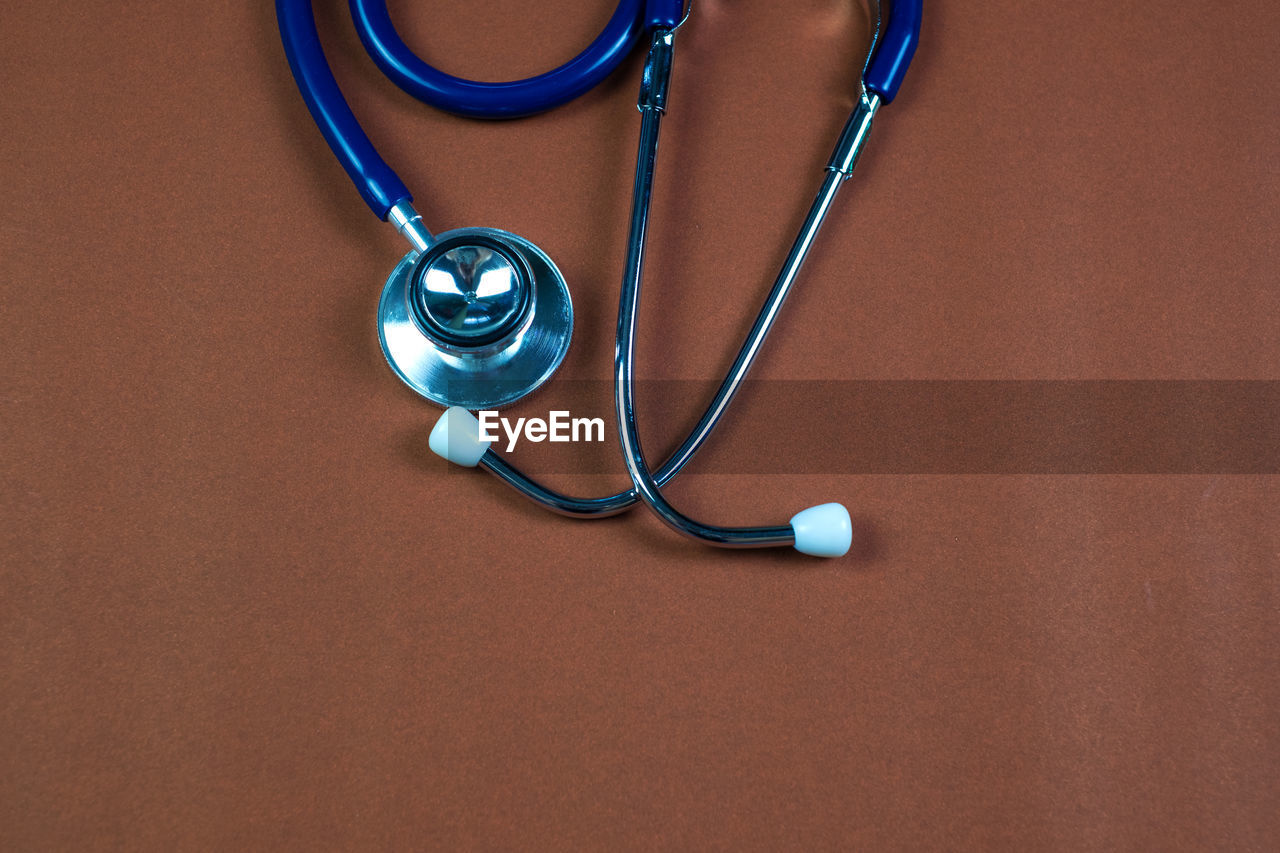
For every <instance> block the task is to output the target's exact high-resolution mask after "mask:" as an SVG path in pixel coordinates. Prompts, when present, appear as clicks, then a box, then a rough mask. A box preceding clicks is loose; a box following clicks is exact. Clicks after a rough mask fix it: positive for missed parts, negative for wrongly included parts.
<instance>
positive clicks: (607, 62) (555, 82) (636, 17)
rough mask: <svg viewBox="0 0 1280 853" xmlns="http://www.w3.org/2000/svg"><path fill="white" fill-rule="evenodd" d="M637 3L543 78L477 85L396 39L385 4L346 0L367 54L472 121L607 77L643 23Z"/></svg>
mask: <svg viewBox="0 0 1280 853" xmlns="http://www.w3.org/2000/svg"><path fill="white" fill-rule="evenodd" d="M645 13H646V4H645V3H644V2H643V0H622V2H620V3H619V4H618V8H617V9H616V10H615V11H614V13H613V16H612V17H611V18H609V22H608V23H607V24H605V27H604V30H603V31H602V32H601V33H600V35H598V36H597V37H596V39H595V41H593V42H591V44H590V45H588V46H587V49H586V50H584V51H583V52H582V53H580V54H579V55H578V56H576V57H574V58H573V59H571V60H569V61H568V62H566V63H565V64H564V65H561V66H560V67H559V68H555V69H553V70H551V71H548V72H546V73H545V74H539V75H538V76H536V77H529V78H527V79H525V80H516V81H513V82H510V83H478V82H475V81H473V80H463V79H462V78H460V77H454V76H452V75H450V74H445V73H444V72H443V71H438V70H436V69H435V68H432V67H431V66H430V65H428V64H427V63H425V62H423V61H422V60H421V59H419V58H418V56H417V55H416V54H414V52H413V51H412V50H410V49H409V47H408V46H407V45H406V44H405V43H404V42H403V41H401V39H400V35H399V34H398V33H397V32H396V28H395V25H394V24H392V23H391V16H390V15H389V14H388V13H387V4H386V0H351V17H352V18H353V19H354V20H355V24H356V32H357V33H358V34H359V35H360V40H361V41H362V42H364V46H365V50H367V51H368V52H369V56H370V57H372V58H373V61H374V62H375V63H377V65H378V67H379V68H381V69H382V73H384V74H386V75H387V76H388V77H390V78H391V79H392V80H393V81H395V84H396V85H397V86H399V87H400V88H401V89H403V90H404V91H406V92H408V93H409V94H411V95H413V96H414V97H415V98H417V99H418V100H420V101H425V102H426V103H428V104H431V105H432V106H435V107H439V108H440V109H442V110H445V111H447V112H451V113H456V114H458V115H464V116H471V117H473V118H519V117H520V116H527V115H531V114H533V113H540V112H542V111H544V110H549V109H551V108H552V107H557V106H559V105H561V104H563V103H565V102H566V101H571V100H573V99H574V98H576V97H578V96H579V95H581V94H583V93H585V92H586V91H588V90H589V89H591V88H592V87H594V86H595V85H596V84H597V83H599V82H600V81H601V80H603V79H604V78H605V77H607V76H608V75H609V72H611V71H613V69H614V68H616V67H617V66H618V63H620V62H622V60H623V58H624V57H625V56H626V55H627V54H628V53H629V52H630V51H631V48H632V47H633V46H634V45H635V43H636V40H637V39H638V38H639V36H640V34H641V32H642V31H643V29H644V24H645V23H646V20H645V18H646V14H645Z"/></svg>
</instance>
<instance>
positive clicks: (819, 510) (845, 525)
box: [791, 503, 853, 557]
mask: <svg viewBox="0 0 1280 853" xmlns="http://www.w3.org/2000/svg"><path fill="white" fill-rule="evenodd" d="M791 529H792V530H793V531H795V534H796V545H795V548H796V550H797V551H799V552H800V553H801V554H810V555H812V556H814V557H843V556H844V555H845V554H846V553H848V551H849V546H850V545H852V544H853V522H852V521H851V520H850V519H849V510H847V509H845V508H844V507H843V506H841V505H840V504H835V503H832V504H818V505H817V506H811V507H809V508H808V509H806V510H803V511H801V512H798V513H796V514H795V515H794V516H793V517H792V518H791Z"/></svg>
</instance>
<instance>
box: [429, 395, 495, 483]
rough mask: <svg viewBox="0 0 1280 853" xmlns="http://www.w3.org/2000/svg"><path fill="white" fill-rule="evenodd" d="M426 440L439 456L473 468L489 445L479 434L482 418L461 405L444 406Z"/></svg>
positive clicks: (432, 450) (455, 463) (433, 451)
mask: <svg viewBox="0 0 1280 853" xmlns="http://www.w3.org/2000/svg"><path fill="white" fill-rule="evenodd" d="M427 444H428V445H429V446H430V447H431V452H432V453H434V454H435V455H436V456H440V457H442V458H444V459H448V460H449V461H450V462H452V463H453V464H454V465H465V466H466V467H468V468H474V467H475V466H476V464H477V463H478V462H479V461H480V457H481V456H484V452H485V451H486V450H488V449H489V442H487V441H483V440H482V439H481V438H480V422H479V421H478V420H476V416H475V415H473V414H471V413H470V412H468V411H467V410H466V409H464V408H462V407H461V406H451V407H449V408H448V409H445V410H444V414H443V415H441V416H440V420H438V421H436V425H435V426H434V427H433V428H432V430H431V438H429V439H427Z"/></svg>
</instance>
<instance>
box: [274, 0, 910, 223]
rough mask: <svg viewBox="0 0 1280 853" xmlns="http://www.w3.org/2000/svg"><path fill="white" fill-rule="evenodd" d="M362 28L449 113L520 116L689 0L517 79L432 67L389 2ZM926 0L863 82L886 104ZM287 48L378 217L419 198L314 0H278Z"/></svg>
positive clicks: (639, 2)
mask: <svg viewBox="0 0 1280 853" xmlns="http://www.w3.org/2000/svg"><path fill="white" fill-rule="evenodd" d="M350 6H351V17H352V19H353V21H354V22H355V27H356V32H357V34H358V35H359V36H360V41H361V42H363V44H364V46H365V49H366V50H367V51H368V52H369V55H370V56H371V57H372V58H373V61H374V62H375V63H376V64H377V65H378V67H379V68H381V69H382V71H383V73H385V74H386V75H387V76H388V77H390V78H391V79H392V80H393V81H394V82H395V83H396V85H398V86H399V87H400V88H401V89H403V90H404V91H406V92H408V93H409V94H411V95H413V96H414V97H415V98H418V99H419V100H421V101H424V102H425V103H428V104H431V105H432V106H435V107H438V108H439V109H442V110H445V111H447V112H451V113H456V114H458V115H464V116H471V117H475V118H518V117H520V116H526V115H531V114H534V113H539V112H543V111H545V110H549V109H551V108H553V107H557V106H560V105H561V104H564V103H566V102H568V101H571V100H573V99H574V98H576V97H578V96H579V95H582V94H585V93H586V92H587V91H589V90H590V89H591V88H592V87H594V86H595V85H596V84H598V83H599V82H600V81H602V80H603V79H604V78H605V77H607V76H608V75H609V74H610V72H612V71H613V70H614V69H615V68H616V67H617V66H618V64H619V63H620V62H622V60H623V59H624V58H625V57H626V56H627V54H628V53H630V52H631V50H632V48H633V47H635V45H636V44H637V43H638V42H639V40H640V38H641V37H642V36H643V35H644V34H645V33H646V32H648V31H651V30H653V29H657V28H667V29H670V28H673V27H675V26H676V25H677V24H679V22H680V19H681V17H682V15H683V11H684V0H621V2H620V3H618V7H617V9H616V10H615V11H614V13H613V16H612V17H610V18H609V22H608V23H607V24H605V27H604V30H602V31H601V33H600V35H598V36H597V37H596V38H595V40H594V41H592V42H591V44H590V45H588V46H587V48H586V49H585V50H584V51H582V53H580V54H579V55H578V56H576V57H574V58H573V59H571V60H569V61H568V62H566V63H565V64H563V65H561V66H560V67H558V68H555V69H553V70H551V71H548V72H546V73H544V74H539V75H537V76H535V77H529V78H527V79H525V80H516V81H513V82H508V83H480V82H476V81H473V80H463V79H462V78H459V77H454V76H452V75H449V74H445V73H444V72H442V71H439V70H437V69H435V68H432V67H431V66H430V65H428V64H427V63H426V62H424V61H422V59H420V58H419V57H417V56H416V55H415V54H414V53H413V52H412V51H411V50H410V49H409V47H408V46H407V45H405V43H404V41H402V40H401V38H400V36H399V35H398V34H397V33H396V29H395V25H394V24H393V23H392V21H391V16H390V14H389V13H388V12H387V4H386V2H385V0H350ZM920 15H921V0H895V2H893V3H891V5H890V7H889V13H888V16H887V18H886V20H885V22H884V28H883V32H882V33H881V35H880V39H879V44H878V47H877V48H876V51H875V53H874V55H873V56H872V57H871V61H870V63H869V64H868V65H867V69H866V73H865V74H864V75H863V81H864V83H865V85H866V87H867V88H868V89H869V90H870V91H872V92H875V93H876V94H877V95H879V96H880V98H881V99H882V100H883V101H885V102H886V103H887V102H889V101H892V100H893V98H894V96H896V95H897V93H898V87H899V86H900V85H901V83H902V78H903V76H904V75H905V74H906V72H907V65H908V64H909V63H910V62H911V57H912V55H913V54H914V53H915V49H916V42H917V41H918V39H919V32H920ZM276 16H277V18H278V19H279V23H280V37H281V40H282V41H283V42H284V50H285V55H286V56H287V57H288V59H289V67H290V68H291V69H292V71H293V76H294V79H295V80H296V81H297V84H298V89H299V90H300V91H301V93H302V98H303V100H304V101H305V102H306V104H307V109H309V110H310V111H311V116H312V118H314V119H315V122H316V124H317V125H318V126H319V128H320V132H321V133H322V134H323V135H324V138H325V141H326V142H327V143H328V144H329V147H330V148H331V149H333V153H334V155H335V156H336V157H337V158H338V162H339V163H341V164H342V168H343V169H345V170H346V172H347V175H348V176H349V177H350V178H351V182H352V183H353V184H355V186H356V189H357V190H358V191H359V192H360V196H361V198H363V199H364V201H365V204H367V205H369V208H370V209H371V210H372V211H373V212H374V214H376V215H377V217H378V218H379V219H384V220H385V219H386V218H387V214H388V213H389V212H390V211H391V208H393V207H395V206H396V205H397V204H399V203H401V202H410V201H412V200H413V196H412V194H411V193H410V192H409V189H408V187H406V186H405V184H404V181H402V180H400V177H399V176H398V175H397V174H396V173H395V172H394V171H393V170H392V169H391V167H390V166H388V165H387V163H386V161H385V160H383V159H382V157H381V156H380V155H379V154H378V152H377V149H375V148H374V147H373V143H372V142H370V141H369V137H368V136H367V135H366V134H365V132H364V129H363V128H361V127H360V122H359V121H357V120H356V117H355V115H354V114H352V112H351V108H350V107H349V106H348V105H347V101H346V98H344V97H343V96H342V91H341V90H340V89H339V88H338V82H337V81H336V80H335V79H334V77H333V72H332V71H330V70H329V63H328V61H327V60H326V59H325V56H324V50H323V48H322V47H321V46H320V35H319V33H318V32H317V31H316V21H315V14H314V12H313V10H312V0H276Z"/></svg>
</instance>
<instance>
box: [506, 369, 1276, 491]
mask: <svg viewBox="0 0 1280 853" xmlns="http://www.w3.org/2000/svg"><path fill="white" fill-rule="evenodd" d="M716 387H717V385H716V383H713V382H698V381H646V382H639V383H637V392H636V394H637V411H638V412H639V418H640V426H641V433H642V436H643V438H644V449H645V453H646V458H647V459H648V460H649V463H650V467H651V468H656V467H657V466H658V464H659V463H660V462H661V461H662V460H663V459H665V456H666V454H667V453H670V452H671V451H672V450H674V449H675V447H676V446H677V445H678V444H679V442H680V441H681V440H682V439H683V438H684V436H685V435H686V434H687V432H688V431H689V430H690V429H692V427H693V425H694V424H695V423H696V421H697V419H698V417H699V416H700V415H701V413H702V410H703V408H704V407H705V406H706V404H707V403H708V401H709V400H710V399H711V397H712V395H713V394H714V393H715V390H716ZM552 411H561V412H567V413H568V414H569V415H570V416H572V417H573V418H600V419H601V420H603V422H604V426H603V441H591V442H585V441H579V442H561V443H553V442H550V441H546V440H542V441H530V440H527V439H526V438H525V437H524V436H523V435H521V436H520V438H519V439H518V441H517V442H516V444H515V447H514V449H513V450H511V451H510V452H507V446H508V439H507V437H506V436H505V435H504V436H503V437H502V438H501V439H500V441H499V442H498V443H497V445H496V446H497V447H498V448H499V450H501V451H503V452H504V453H505V454H506V456H507V458H508V459H509V460H510V461H511V462H513V463H515V464H516V465H519V466H520V467H522V468H523V469H525V470H526V471H528V472H530V473H542V474H546V473H564V474H573V473H590V474H606V473H617V472H619V471H620V470H621V463H620V462H619V460H618V455H617V454H618V451H617V432H616V426H615V421H614V417H613V388H612V384H611V383H609V382H597V381H589V382H588V381H552V382H551V383H548V385H547V386H546V387H545V388H543V389H542V390H541V391H539V392H538V393H537V394H536V395H534V396H533V397H531V398H529V399H528V400H525V401H522V402H520V403H518V404H516V405H515V406H513V407H511V408H510V409H507V410H504V411H503V412H501V415H502V416H503V417H506V418H507V419H508V420H509V421H511V422H512V423H514V422H515V420H516V419H517V418H521V417H523V418H526V419H528V418H542V419H548V417H549V413H550V412H552ZM1278 426H1280V381H1277V380H1080V381H1076V380H1051V381H1041V380H1025V381H1024V380H991V381H987V380H972V381H971V380H902V381H898V380H892V381H878V380H874V381H873V380H858V381H830V380H785V381H782V380H780V381H773V380H769V381H752V382H747V383H745V384H744V386H743V388H742V390H741V391H740V393H739V395H738V397H737V398H736V400H735V402H734V404H733V405H732V406H731V407H730V409H729V411H728V413H727V414H726V416H725V418H724V420H723V421H722V422H721V425H720V427H719V428H718V429H717V431H716V432H715V433H714V434H713V435H712V437H711V439H710V440H709V441H708V442H707V444H706V446H705V447H704V448H703V449H702V451H701V452H700V453H699V454H698V455H697V456H696V457H695V458H694V460H693V462H692V463H691V464H690V465H689V466H688V468H687V472H688V473H703V474H1276V473H1280V429H1278V428H1277V427H1278Z"/></svg>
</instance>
